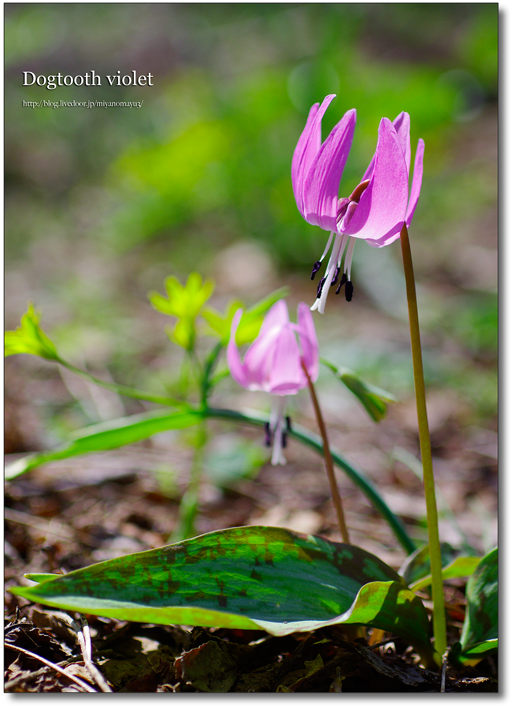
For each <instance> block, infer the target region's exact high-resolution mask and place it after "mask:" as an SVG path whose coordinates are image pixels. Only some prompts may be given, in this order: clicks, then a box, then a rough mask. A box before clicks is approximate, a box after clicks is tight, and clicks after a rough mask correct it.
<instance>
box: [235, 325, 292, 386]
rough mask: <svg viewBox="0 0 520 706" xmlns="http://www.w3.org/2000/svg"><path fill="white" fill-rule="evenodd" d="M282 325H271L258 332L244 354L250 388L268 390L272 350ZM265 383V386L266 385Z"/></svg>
mask: <svg viewBox="0 0 520 706" xmlns="http://www.w3.org/2000/svg"><path fill="white" fill-rule="evenodd" d="M282 330H283V327H280V326H273V327H272V328H270V329H265V330H264V332H260V333H259V334H258V336H257V337H256V339H255V340H254V341H253V343H252V344H251V345H250V347H249V349H248V351H247V353H246V354H245V356H244V366H245V368H246V370H247V375H248V379H249V389H250V390H268V389H269V388H268V383H267V382H266V381H269V379H270V376H271V368H272V365H273V352H274V347H275V346H276V341H277V339H278V336H279V335H280V331H282ZM266 385H267V386H266Z"/></svg>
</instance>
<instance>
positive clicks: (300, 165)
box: [291, 93, 336, 218]
mask: <svg viewBox="0 0 520 706" xmlns="http://www.w3.org/2000/svg"><path fill="white" fill-rule="evenodd" d="M335 97H336V96H335V94H333V93H332V94H330V95H328V96H326V97H325V98H324V100H323V103H322V104H321V105H320V106H319V108H318V109H317V110H315V106H313V107H312V108H311V112H312V113H313V117H312V120H311V115H310V113H309V118H308V119H307V123H306V125H305V128H304V130H303V133H302V135H301V136H300V140H298V145H297V146H296V147H297V149H298V158H297V161H296V163H295V162H294V156H293V165H291V174H292V180H293V190H294V195H295V198H296V204H297V206H298V209H299V211H300V213H301V214H302V215H303V216H304V218H305V215H304V211H305V193H304V188H303V185H304V181H305V178H306V176H307V173H308V171H309V168H310V166H311V164H312V163H313V161H314V159H315V158H316V155H317V154H318V151H319V149H320V147H321V121H322V119H323V116H324V114H325V111H326V110H327V108H328V107H329V105H330V103H331V101H332V99H333V98H335ZM302 138H303V139H302ZM300 141H301V147H300Z"/></svg>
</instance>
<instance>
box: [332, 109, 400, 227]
mask: <svg viewBox="0 0 520 706" xmlns="http://www.w3.org/2000/svg"><path fill="white" fill-rule="evenodd" d="M407 203H408V172H407V170H406V162H405V158H404V155H403V152H402V148H401V146H400V144H399V141H398V138H397V133H396V131H395V128H394V126H393V125H392V123H391V122H390V120H388V118H383V119H382V120H381V123H380V125H379V137H378V141H377V148H376V155H375V163H374V173H373V176H372V179H371V181H370V184H369V185H368V187H367V188H366V189H365V191H364V192H363V193H362V195H361V198H360V200H359V204H358V207H357V209H356V211H355V213H354V215H353V216H352V219H351V221H350V223H347V224H346V225H343V224H340V228H339V230H340V232H342V233H348V234H349V235H353V236H354V237H356V238H364V239H370V240H379V239H380V238H381V234H382V233H383V234H384V233H388V232H389V231H390V230H392V229H394V228H396V227H397V226H398V225H399V224H400V226H402V224H403V222H404V218H405V215H406V206H407Z"/></svg>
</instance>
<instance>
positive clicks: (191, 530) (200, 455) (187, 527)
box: [168, 417, 208, 542]
mask: <svg viewBox="0 0 520 706" xmlns="http://www.w3.org/2000/svg"><path fill="white" fill-rule="evenodd" d="M207 441H208V432H207V420H206V419H205V418H204V417H202V418H201V421H200V422H199V424H198V425H197V431H196V436H195V440H194V443H193V446H194V450H193V458H192V461H191V468H190V483H189V486H188V488H187V490H186V492H185V493H184V495H183V496H182V500H181V504H180V507H179V521H178V523H177V527H176V529H175V530H174V532H172V534H171V535H170V537H169V539H168V541H169V542H180V541H181V540H183V539H190V537H194V536H195V534H196V531H195V524H196V521H197V515H198V511H199V490H200V481H201V478H202V470H203V467H204V453H205V448H206V443H207Z"/></svg>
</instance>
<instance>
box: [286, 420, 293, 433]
mask: <svg viewBox="0 0 520 706" xmlns="http://www.w3.org/2000/svg"><path fill="white" fill-rule="evenodd" d="M285 426H286V427H287V431H292V427H291V418H290V417H285Z"/></svg>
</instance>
